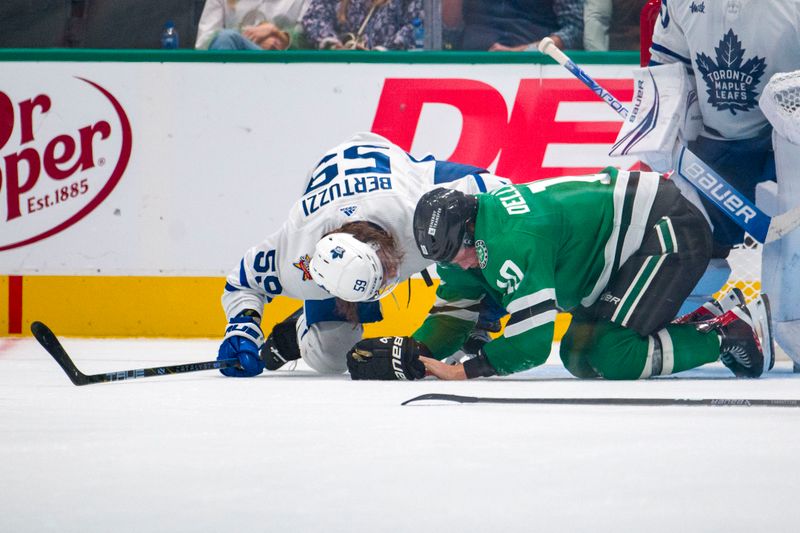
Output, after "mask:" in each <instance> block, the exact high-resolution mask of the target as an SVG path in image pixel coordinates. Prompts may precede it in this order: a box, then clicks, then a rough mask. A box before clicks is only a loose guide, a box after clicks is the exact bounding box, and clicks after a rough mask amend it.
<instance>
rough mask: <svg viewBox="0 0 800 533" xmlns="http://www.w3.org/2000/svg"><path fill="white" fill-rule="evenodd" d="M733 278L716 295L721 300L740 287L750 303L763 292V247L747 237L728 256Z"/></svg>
mask: <svg viewBox="0 0 800 533" xmlns="http://www.w3.org/2000/svg"><path fill="white" fill-rule="evenodd" d="M728 264H729V265H730V267H731V276H730V278H728V282H727V283H725V286H724V287H722V288H721V289H720V291H719V292H718V293H717V294H715V295H714V297H715V298H719V297H720V296H722V295H723V294H725V293H726V292H728V291H729V290H730V289H732V288H733V287H738V288H739V289H741V291H742V292H743V293H744V295H745V297H746V298H747V301H748V302H749V301H750V300H752V299H753V298H755V297H756V296H758V294H759V293H760V292H761V245H760V244H759V243H758V241H756V240H755V239H753V238H752V237H750V235H745V240H744V243H743V244H740V245H737V246H735V247H734V248H733V250H731V253H730V254H729V255H728Z"/></svg>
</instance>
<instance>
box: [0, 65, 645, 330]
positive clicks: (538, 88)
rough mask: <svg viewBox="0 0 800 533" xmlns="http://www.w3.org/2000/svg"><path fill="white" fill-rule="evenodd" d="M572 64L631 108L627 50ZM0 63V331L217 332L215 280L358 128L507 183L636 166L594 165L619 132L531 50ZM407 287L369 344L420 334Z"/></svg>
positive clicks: (423, 308) (607, 114) (279, 311)
mask: <svg viewBox="0 0 800 533" xmlns="http://www.w3.org/2000/svg"><path fill="white" fill-rule="evenodd" d="M575 57H576V60H578V62H579V63H580V64H581V65H582V66H583V67H584V68H585V69H586V70H587V71H588V72H589V73H590V74H591V75H593V76H595V77H597V78H598V79H600V80H603V82H604V83H605V84H606V85H607V86H608V87H609V88H610V89H611V90H613V91H614V92H615V93H616V94H617V95H618V96H619V97H620V98H621V99H623V100H625V99H629V98H630V96H631V94H632V88H631V83H630V76H631V69H632V68H633V67H634V66H635V64H636V62H637V58H636V54H632V53H610V54H597V55H594V54H589V53H582V54H576V56H575ZM0 66H2V68H3V72H4V74H5V75H4V76H3V79H2V80H1V81H0V112H1V113H2V116H4V117H5V119H4V121H2V122H0V179H1V180H2V182H0V291H2V292H0V310H2V311H3V312H2V314H0V335H20V334H22V335H24V334H26V332H27V330H28V327H29V324H30V322H31V321H33V320H44V321H49V323H51V325H52V326H53V327H54V328H56V329H57V330H59V331H63V332H64V333H67V334H70V335H81V336H96V335H107V336H130V335H134V336H179V337H182V336H198V337H203V336H211V337H216V336H218V335H219V332H220V331H222V327H223V326H224V317H223V316H222V311H221V306H220V305H219V296H220V291H221V287H222V283H223V278H224V276H225V275H227V273H228V271H229V270H230V269H231V268H232V267H234V266H235V265H236V264H237V263H238V261H239V258H240V257H241V255H242V253H243V252H244V251H245V250H246V249H247V248H248V247H250V246H252V245H253V244H255V243H256V242H258V241H260V240H261V239H263V238H264V237H266V236H267V235H269V234H270V233H271V232H273V231H275V230H277V229H278V228H279V226H280V224H281V223H282V222H283V220H285V218H286V214H287V212H288V209H289V206H290V205H291V204H292V203H293V202H294V201H295V200H296V198H297V197H298V196H299V195H300V193H301V192H302V190H303V185H304V182H305V179H306V175H307V172H308V170H309V169H310V168H312V167H313V166H314V165H315V163H316V161H317V160H318V159H319V157H320V155H321V154H323V153H324V152H325V151H326V150H327V149H329V148H330V147H331V146H334V145H336V144H338V143H340V142H342V141H343V140H345V139H346V138H348V137H349V136H351V135H352V134H353V133H355V132H357V131H374V132H376V133H380V134H382V135H385V136H386V137H388V138H389V139H390V140H392V141H393V142H395V143H397V144H399V145H400V146H401V147H403V148H404V149H406V150H408V151H409V152H410V153H411V154H412V155H414V156H415V157H421V156H423V155H425V154H428V153H431V154H434V155H435V156H436V157H438V158H440V159H452V160H455V161H459V162H462V163H468V164H474V165H478V166H482V167H487V168H489V169H491V170H494V171H496V172H497V173H498V174H501V175H504V176H506V177H509V178H511V179H512V180H514V181H516V182H524V181H531V180H535V179H540V178H545V177H550V176H557V175H565V174H581V173H588V172H593V171H596V170H597V169H599V168H602V167H603V166H606V165H608V164H612V163H614V164H617V165H620V166H623V167H628V166H631V165H633V164H635V161H633V160H631V159H630V158H628V159H625V158H623V159H612V158H610V157H609V156H608V155H607V152H608V147H609V145H610V144H611V143H612V142H613V141H614V139H615V137H616V132H617V130H618V129H619V125H620V120H621V119H620V118H619V117H618V116H617V115H616V114H615V113H614V112H613V111H612V110H610V109H609V108H608V107H607V106H606V105H605V104H604V103H603V102H601V101H598V100H597V99H596V97H595V95H594V94H593V93H592V92H591V91H589V90H587V89H586V88H585V87H584V86H583V85H582V84H581V83H580V82H579V81H578V80H576V79H574V78H572V77H571V75H570V74H569V73H567V72H566V71H565V70H564V69H562V68H561V67H560V66H558V65H555V64H554V63H552V61H550V60H549V58H547V57H545V56H542V55H540V54H486V53H484V54H480V53H477V54H466V53H452V54H446V53H439V54H437V53H431V54H428V53H426V54H414V53H403V52H397V53H386V54H358V53H356V54H349V53H331V54H324V53H296V54H295V53H287V54H246V53H238V54H237V53H227V54H226V53H222V54H217V53H201V52H193V51H178V52H177V53H164V52H156V51H123V50H114V51H91V50H89V51H87V50H83V51H75V50H44V51H31V50H28V51H25V50H16V51H15V50H2V51H0ZM214 80H224V83H215V82H214ZM298 86H302V88H303V90H302V91H299V90H297V87H298ZM31 165H32V166H31ZM414 285H415V286H420V287H421V288H420V289H415V290H414V293H415V294H418V293H423V294H426V297H425V298H419V297H414V298H412V301H411V303H410V304H407V294H406V295H403V294H400V295H398V298H397V299H398V303H397V304H394V303H393V302H390V303H389V304H388V305H386V306H385V308H386V316H387V318H390V320H389V321H387V323H386V324H387V325H386V326H385V327H384V326H380V327H378V330H377V331H379V332H380V333H389V332H392V333H408V332H410V331H413V329H414V327H416V325H418V324H419V323H420V322H421V320H422V318H423V317H424V316H425V313H426V312H427V310H428V308H429V306H430V302H431V301H432V298H433V296H432V293H431V292H430V291H427V292H426V288H424V287H422V286H421V284H420V282H419V281H415V282H414ZM294 305H297V304H296V303H294V304H289V303H287V304H285V305H275V306H274V309H271V310H270V311H269V315H268V317H267V323H269V322H271V321H273V320H277V319H278V318H280V317H282V316H283V315H285V314H288V312H289V311H290V310H291V307H293V306H294Z"/></svg>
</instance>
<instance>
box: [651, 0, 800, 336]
mask: <svg viewBox="0 0 800 533" xmlns="http://www.w3.org/2000/svg"><path fill="white" fill-rule="evenodd" d="M650 51H651V56H652V58H651V62H650V64H651V65H659V64H664V63H681V64H683V65H685V66H686V68H687V70H688V71H689V73H690V75H691V77H692V78H693V80H694V82H695V84H696V88H697V100H698V104H699V109H700V114H701V115H702V131H701V132H700V135H699V136H698V137H697V138H696V140H694V141H692V142H689V143H688V147H689V149H690V150H692V151H693V152H694V153H695V154H696V155H697V156H698V157H699V158H700V159H702V160H703V161H704V162H705V163H707V164H708V165H709V166H710V167H711V168H713V169H714V170H716V171H717V172H718V173H719V174H720V175H721V176H722V177H723V178H725V179H726V180H727V181H728V182H729V183H730V184H731V185H732V186H733V187H734V188H736V189H737V190H738V191H740V192H741V193H742V194H744V195H745V196H746V197H748V198H749V199H750V200H752V201H755V190H756V186H757V185H758V184H759V183H764V182H774V181H775V179H776V174H775V160H774V154H773V150H772V148H773V147H772V139H771V133H772V128H771V126H770V123H769V122H768V121H767V119H766V118H765V116H764V114H763V113H762V111H761V109H759V106H758V100H759V98H760V97H761V94H762V92H763V90H764V87H765V86H766V84H767V82H768V81H769V79H770V78H771V77H772V76H773V75H774V74H775V73H778V72H788V71H793V70H797V69H799V68H800V0H662V3H661V12H660V16H659V18H658V20H656V22H655V29H654V33H653V43H652V46H651V49H650ZM787 178H790V179H796V178H795V177H787ZM679 181H680V180H679ZM686 187H689V186H688V184H685V182H684V187H682V190H683V191H684V193H685V194H687V191H686ZM762 187H763V186H762ZM770 188H773V190H774V183H773V184H767V187H765V188H764V190H769V189H770ZM789 190H790V189H788V188H784V191H785V192H784V193H786V191H789ZM687 195H688V194H687ZM701 201H702V203H703V205H704V207H705V210H706V212H707V216H708V218H709V219H710V222H711V224H712V227H713V231H714V244H715V252H714V257H715V258H716V259H712V262H711V265H712V267H710V268H709V270H708V271H707V273H706V275H705V276H704V277H703V279H701V281H700V283H699V284H698V287H697V288H696V289H695V291H694V294H695V301H694V302H692V303H693V304H695V305H696V304H698V303H699V302H698V301H697V300H698V299H700V300H702V299H704V298H706V297H707V296H708V295H710V294H711V293H713V292H715V291H717V290H718V289H719V288H720V287H721V286H722V284H724V282H725V281H726V280H727V278H728V276H729V274H730V269H729V268H728V266H727V263H726V262H725V261H724V258H725V257H726V256H727V253H728V251H729V250H730V248H731V247H732V246H733V245H736V244H739V243H741V242H742V241H743V237H744V235H743V230H742V229H741V228H740V227H739V226H737V225H736V224H735V223H734V222H732V221H731V220H730V219H728V218H727V217H726V215H725V214H724V213H722V212H721V211H720V210H719V209H717V208H715V207H714V206H713V204H711V203H710V202H709V201H708V200H706V199H705V198H701ZM789 203H797V202H789ZM773 214H778V213H773ZM783 252H784V260H783V262H784V263H785V262H786V261H785V259H786V258H787V257H789V256H788V255H786V252H787V250H786V249H785V247H784V250H783ZM774 255H775V254H765V261H771V259H769V257H774ZM781 268H782V266H777V267H776V266H775V265H774V264H772V265H770V264H766V263H765V264H764V268H763V269H762V271H763V272H765V274H767V273H769V272H774V271H776V269H777V270H780V269H781ZM764 284H765V286H764V288H765V289H766V290H767V291H768V292H770V294H774V295H776V297H777V296H778V295H779V294H780V293H781V291H782V289H781V288H780V287H778V286H777V285H775V284H773V283H772V282H771V281H770V279H769V278H768V276H767V275H765V278H764ZM786 303H788V302H786ZM773 304H774V305H773V307H775V308H777V309H776V311H778V312H777V313H775V315H776V316H781V315H782V314H783V313H782V312H781V311H780V310H779V309H780V308H781V307H782V305H780V304H778V302H777V301H774V302H773ZM775 304H778V305H775ZM686 310H687V308H684V309H683V311H686ZM792 313H793V314H796V315H800V309H797V310H795V311H793V312H792ZM798 318H800V316H798ZM777 330H780V328H777ZM777 336H778V342H779V344H783V343H781V339H780V335H777Z"/></svg>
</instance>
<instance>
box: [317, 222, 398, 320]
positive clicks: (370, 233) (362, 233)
mask: <svg viewBox="0 0 800 533" xmlns="http://www.w3.org/2000/svg"><path fill="white" fill-rule="evenodd" d="M331 233H349V234H350V235H352V236H353V237H355V238H356V239H358V240H359V241H361V242H366V243H373V244H376V245H377V246H378V249H377V251H376V253H377V254H378V258H379V259H380V260H381V266H382V267H383V272H384V279H388V278H392V277H394V276H395V275H396V273H397V269H398V267H399V266H400V262H401V261H402V260H403V253H402V252H401V251H400V249H399V248H398V247H397V242H396V241H395V240H394V237H393V236H392V235H391V234H390V233H389V232H387V231H386V230H384V229H383V228H381V227H380V226H378V225H377V224H373V223H372V222H367V221H366V220H359V221H357V222H348V223H347V224H344V225H343V226H340V227H338V228H336V229H334V230H333V231H330V232H328V233H326V235H329V234H331ZM336 311H337V313H339V314H340V315H342V316H344V317H345V318H346V319H347V321H348V322H352V323H353V324H358V304H357V303H356V302H346V301H344V300H342V299H341V298H336Z"/></svg>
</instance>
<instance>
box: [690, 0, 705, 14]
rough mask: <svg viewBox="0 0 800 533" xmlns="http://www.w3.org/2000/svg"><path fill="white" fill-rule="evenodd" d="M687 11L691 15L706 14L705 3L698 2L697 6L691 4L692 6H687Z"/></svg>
mask: <svg viewBox="0 0 800 533" xmlns="http://www.w3.org/2000/svg"><path fill="white" fill-rule="evenodd" d="M689 10H690V11H691V12H692V13H705V12H706V3H705V2H700V3H699V4H696V3H694V2H692V5H690V6H689Z"/></svg>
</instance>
